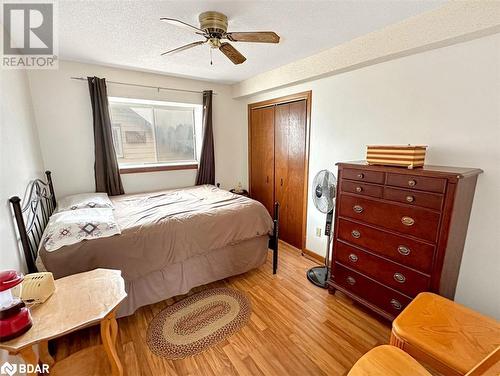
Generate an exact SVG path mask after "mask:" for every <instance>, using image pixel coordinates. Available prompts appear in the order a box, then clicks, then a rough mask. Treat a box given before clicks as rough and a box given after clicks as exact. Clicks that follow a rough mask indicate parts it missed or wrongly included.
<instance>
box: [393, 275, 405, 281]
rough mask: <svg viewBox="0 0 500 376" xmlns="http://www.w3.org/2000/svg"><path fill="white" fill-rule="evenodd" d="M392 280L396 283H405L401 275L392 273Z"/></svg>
mask: <svg viewBox="0 0 500 376" xmlns="http://www.w3.org/2000/svg"><path fill="white" fill-rule="evenodd" d="M393 278H394V280H395V281H396V282H399V283H405V282H406V277H405V276H404V275H403V274H401V273H394V275H393Z"/></svg>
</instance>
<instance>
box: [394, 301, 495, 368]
mask: <svg viewBox="0 0 500 376" xmlns="http://www.w3.org/2000/svg"><path fill="white" fill-rule="evenodd" d="M390 343H391V345H393V346H396V347H399V348H400V349H402V350H404V351H405V352H406V353H408V354H410V355H411V356H412V357H413V358H415V359H417V360H418V361H419V362H422V363H424V364H427V365H429V366H430V367H432V368H433V369H435V370H436V371H439V372H441V373H443V374H444V375H447V376H448V375H449V376H461V375H465V374H467V372H469V371H470V370H471V369H473V367H475V366H476V365H477V364H478V363H479V362H480V361H481V360H482V359H484V358H485V357H487V356H488V354H490V353H491V352H492V351H493V350H495V349H496V348H497V347H498V346H500V323H498V322H497V321H496V320H494V319H492V318H490V317H487V316H484V315H481V314H479V313H478V312H475V311H473V310H471V309H469V308H466V307H464V306H462V305H460V304H458V303H455V302H453V301H451V300H448V299H446V298H443V297H442V296H439V295H436V294H432V293H427V292H426V293H421V294H419V295H417V297H416V298H415V299H414V300H413V301H412V302H411V303H410V304H409V305H408V306H407V307H406V308H405V309H404V311H403V312H401V314H400V315H399V316H398V317H396V319H395V320H394V321H393V323H392V333H391V341H390Z"/></svg>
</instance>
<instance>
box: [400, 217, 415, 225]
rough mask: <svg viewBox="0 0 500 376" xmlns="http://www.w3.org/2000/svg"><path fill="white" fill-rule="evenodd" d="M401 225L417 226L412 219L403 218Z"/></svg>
mask: <svg viewBox="0 0 500 376" xmlns="http://www.w3.org/2000/svg"><path fill="white" fill-rule="evenodd" d="M401 223H402V224H404V225H405V226H413V225H414V224H415V220H414V219H413V218H412V217H402V218H401Z"/></svg>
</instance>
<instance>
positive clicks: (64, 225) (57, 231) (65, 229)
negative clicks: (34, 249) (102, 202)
mask: <svg viewBox="0 0 500 376" xmlns="http://www.w3.org/2000/svg"><path fill="white" fill-rule="evenodd" d="M117 234H121V231H120V228H119V227H118V224H117V223H116V220H115V217H114V215H113V210H112V209H107V208H106V209H102V208H98V209H79V210H69V211H64V212H60V213H56V214H53V215H52V216H51V217H50V220H49V223H47V227H46V228H45V231H44V232H43V237H42V241H41V242H40V247H42V246H43V247H44V248H45V250H47V251H48V252H52V251H55V250H56V249H59V248H61V247H63V246H65V245H70V244H75V243H79V242H81V241H83V240H90V239H99V238H107V237H109V236H113V235H117Z"/></svg>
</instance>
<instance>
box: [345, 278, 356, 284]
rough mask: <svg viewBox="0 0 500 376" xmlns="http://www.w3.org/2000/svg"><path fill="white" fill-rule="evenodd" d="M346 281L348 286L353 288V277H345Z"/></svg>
mask: <svg viewBox="0 0 500 376" xmlns="http://www.w3.org/2000/svg"><path fill="white" fill-rule="evenodd" d="M346 281H347V283H348V284H350V285H351V286H353V285H354V284H355V283H356V280H355V279H354V278H353V277H351V276H349V277H347V278H346Z"/></svg>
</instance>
